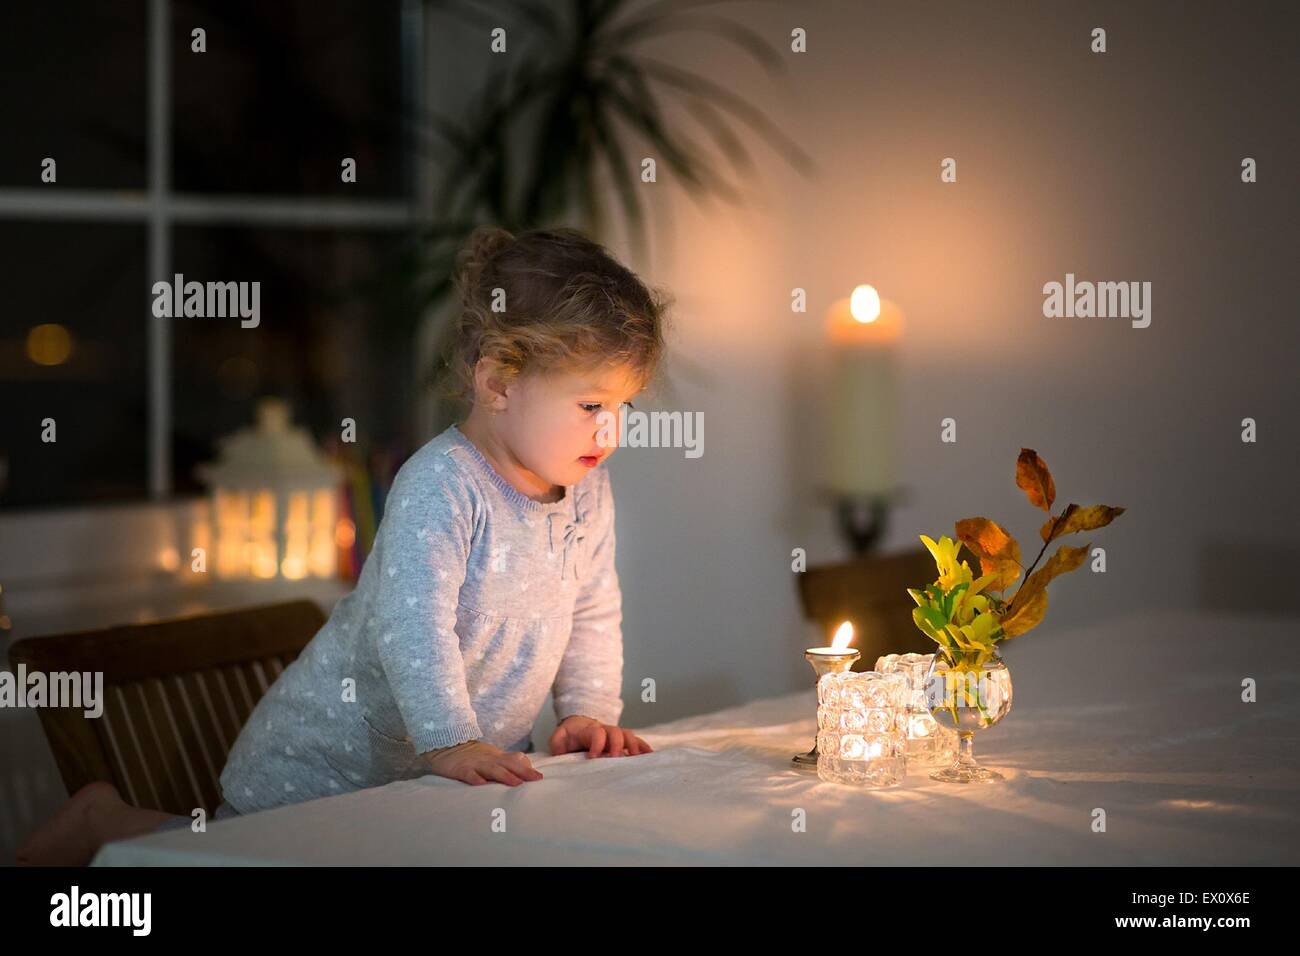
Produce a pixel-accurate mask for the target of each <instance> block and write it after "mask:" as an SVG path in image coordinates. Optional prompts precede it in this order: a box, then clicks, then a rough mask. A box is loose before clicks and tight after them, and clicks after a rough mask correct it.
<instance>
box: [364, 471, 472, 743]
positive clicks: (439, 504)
mask: <svg viewBox="0 0 1300 956" xmlns="http://www.w3.org/2000/svg"><path fill="white" fill-rule="evenodd" d="M439 457H441V456H439ZM383 526H384V530H383V552H382V554H381V561H380V563H379V566H378V568H377V569H376V570H377V574H378V579H379V589H378V594H377V597H376V600H375V602H374V605H373V607H372V610H371V613H370V619H369V620H368V621H367V622H366V623H365V625H364V626H366V627H367V628H369V633H368V634H367V635H366V636H367V638H368V639H369V640H370V641H371V642H372V644H373V646H374V647H375V649H376V651H377V653H378V656H379V660H380V663H381V664H382V666H383V669H384V673H385V675H386V677H387V679H388V683H389V686H390V687H391V689H392V692H393V697H394V699H395V700H396V702H397V708H398V710H399V711H400V712H401V715H402V720H403V722H404V723H405V724H406V732H407V734H408V735H409V736H410V738H411V742H412V743H413V744H414V745H415V750H416V753H426V752H428V751H431V750H436V749H439V748H443V747H450V746H452V745H454V744H458V743H461V742H462V741H466V740H472V739H474V738H477V737H481V736H482V733H481V731H480V730H479V726H478V718H477V715H476V714H475V713H474V708H473V707H472V706H471V703H470V699H469V690H468V689H467V686H466V680H465V661H464V659H463V658H462V657H461V653H460V638H459V637H458V636H457V634H456V607H457V604H458V602H459V598H460V588H461V585H462V584H464V582H465V574H466V566H467V564H468V561H469V552H470V543H471V541H472V539H473V533H474V499H473V497H472V496H471V492H470V490H469V488H468V487H467V486H466V485H465V484H464V483H463V482H462V481H461V480H460V479H458V478H457V477H456V476H454V475H451V476H450V477H449V474H448V471H447V470H444V471H442V473H440V474H434V473H433V470H432V469H429V471H428V473H427V474H423V473H420V472H419V471H416V470H414V469H408V468H406V467H403V469H401V470H400V471H399V474H398V476H397V478H396V479H395V480H394V482H393V487H392V490H391V491H390V492H389V497H388V500H387V502H386V504H385V508H384V519H383Z"/></svg>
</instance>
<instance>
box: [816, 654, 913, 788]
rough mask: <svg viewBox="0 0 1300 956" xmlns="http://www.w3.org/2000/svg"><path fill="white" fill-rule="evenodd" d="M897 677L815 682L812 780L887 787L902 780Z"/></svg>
mask: <svg viewBox="0 0 1300 956" xmlns="http://www.w3.org/2000/svg"><path fill="white" fill-rule="evenodd" d="M908 689H909V684H908V682H907V679H906V678H905V677H904V676H903V675H902V674H897V673H895V674H881V673H879V672H877V671H858V672H855V671H845V672H843V673H838V674H825V675H823V676H822V677H821V679H820V680H818V681H817V776H818V777H820V778H821V779H822V780H828V781H831V782H833V783H847V784H854V785H857V786H865V787H892V786H895V785H896V784H898V783H900V782H901V781H902V779H903V777H904V776H905V775H906V774H907V763H906V756H905V754H904V746H905V743H906V739H905V737H904V736H903V733H902V729H901V728H902V725H901V724H900V719H901V718H903V717H904V716H905V715H906V707H907V695H908Z"/></svg>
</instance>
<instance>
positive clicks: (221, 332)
mask: <svg viewBox="0 0 1300 956" xmlns="http://www.w3.org/2000/svg"><path fill="white" fill-rule="evenodd" d="M404 241H405V240H404V239H403V238H402V237H401V236H400V235H397V234H393V233H380V232H338V231H332V230H331V231H307V232H303V231H295V230H265V229H251V230H250V229H234V228H204V229H200V228H197V227H196V228H181V229H177V231H176V248H175V268H174V272H175V273H180V274H181V275H183V276H184V281H185V282H190V281H198V282H203V283H207V282H249V283H251V282H253V281H257V282H259V283H260V287H259V293H258V300H259V303H258V304H259V316H258V325H257V326H256V327H253V328H243V327H241V321H240V318H239V317H238V316H232V317H227V318H178V319H174V320H173V329H174V331H173V336H172V340H173V347H174V360H175V383H174V388H173V395H174V403H173V404H174V415H175V419H174V426H175V427H174V434H173V450H174V455H173V459H174V482H175V490H176V491H177V493H188V492H194V491H199V490H200V489H201V488H202V485H201V484H200V483H199V482H198V481H197V479H196V477H195V475H194V466H195V465H196V464H198V463H199V462H204V461H211V460H213V459H214V457H215V456H216V454H217V447H216V444H215V439H217V438H220V437H222V436H224V435H227V434H229V433H231V432H233V431H235V430H236V429H238V428H243V427H246V426H248V425H250V424H251V423H252V422H253V420H254V418H255V414H256V403H257V399H258V398H259V397H261V396H264V395H273V396H278V397H281V398H284V399H285V400H286V401H288V403H289V405H290V408H291V409H292V414H293V420H294V422H295V424H298V425H303V426H305V427H307V428H308V429H309V430H310V432H311V433H312V435H313V437H314V438H315V440H316V442H317V444H318V445H319V444H322V443H323V442H324V440H325V439H327V438H329V437H331V436H332V437H333V438H335V439H337V437H338V435H339V427H340V426H339V422H340V420H341V419H342V418H344V417H345V416H346V417H350V418H354V419H356V421H357V445H356V448H357V449H358V450H361V451H364V450H368V449H372V448H377V447H380V446H387V445H389V444H391V443H393V442H394V441H396V442H397V443H399V444H400V443H401V441H403V440H404V436H405V435H408V434H409V433H410V421H411V420H412V418H413V413H414V409H413V404H412V403H413V399H412V397H411V394H412V393H411V389H412V385H411V381H412V376H413V372H412V371H410V370H411V368H412V366H413V359H412V347H411V340H410V338H409V333H408V332H407V331H404V329H409V322H410V317H411V316H412V315H413V310H412V309H410V308H409V307H408V306H407V305H406V304H405V302H404V298H403V296H402V293H401V289H402V288H404V287H405V286H403V285H402V283H401V282H400V280H399V279H398V277H397V273H396V271H395V270H396V268H397V265H396V263H397V257H398V256H399V254H400V251H401V250H402V248H403V244H404Z"/></svg>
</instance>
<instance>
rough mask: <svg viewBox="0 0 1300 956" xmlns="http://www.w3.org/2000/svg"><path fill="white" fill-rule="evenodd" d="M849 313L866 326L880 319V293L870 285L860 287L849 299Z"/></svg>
mask: <svg viewBox="0 0 1300 956" xmlns="http://www.w3.org/2000/svg"><path fill="white" fill-rule="evenodd" d="M849 311H850V312H851V313H852V314H853V317H854V318H855V319H857V320H858V321H859V322H861V323H862V324H863V325H866V324H867V323H868V322H874V321H876V319H878V318H879V317H880V293H879V292H877V291H876V290H875V289H874V288H873V287H871V286H869V285H860V286H858V287H857V288H856V289H854V290H853V295H851V296H850V297H849Z"/></svg>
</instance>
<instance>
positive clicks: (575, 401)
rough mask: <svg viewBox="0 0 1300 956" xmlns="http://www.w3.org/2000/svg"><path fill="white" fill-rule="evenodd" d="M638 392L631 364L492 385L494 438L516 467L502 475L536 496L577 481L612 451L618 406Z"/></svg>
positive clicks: (509, 463) (490, 405)
mask: <svg viewBox="0 0 1300 956" xmlns="http://www.w3.org/2000/svg"><path fill="white" fill-rule="evenodd" d="M639 391H640V383H639V380H638V379H637V377H636V376H635V375H634V373H633V372H632V370H631V369H630V368H628V367H627V366H625V365H614V366H608V365H607V366H603V367H600V368H598V369H595V370H591V371H585V372H556V373H550V374H543V373H534V374H531V375H525V376H520V377H519V378H517V379H516V380H515V381H513V382H511V383H510V384H509V385H508V386H506V388H505V390H504V393H502V392H500V391H493V390H491V388H490V387H489V388H488V396H489V397H488V399H487V401H486V404H487V406H488V407H487V411H488V412H489V414H487V415H486V416H485V417H486V418H487V419H488V420H489V422H488V424H487V429H488V430H489V431H490V433H491V436H492V438H489V442H491V443H493V444H497V443H499V444H500V445H501V446H504V447H502V448H500V449H498V454H499V455H501V456H502V457H504V458H506V459H507V461H505V462H503V464H504V465H505V466H506V467H507V468H511V467H513V468H516V469H517V472H516V474H514V475H511V474H507V473H505V472H502V477H504V478H506V480H508V481H511V482H512V483H514V484H516V487H518V485H519V483H520V482H522V483H523V484H525V485H526V486H527V487H528V489H529V490H528V491H527V492H526V493H528V494H531V495H546V494H550V493H553V492H555V491H556V489H555V488H554V486H555V485H576V484H577V483H578V482H580V481H581V480H582V479H583V478H584V477H585V476H586V475H587V473H588V472H589V471H590V470H591V469H592V468H594V467H595V466H596V465H598V464H599V463H600V462H602V461H604V460H605V459H606V458H608V457H609V456H610V455H612V454H613V453H614V451H615V449H616V448H617V447H618V441H619V437H620V436H619V426H618V414H619V407H620V406H621V405H622V404H623V403H625V402H627V401H628V400H629V399H631V398H632V397H633V396H634V395H635V394H636V393H637V392H639ZM482 392H483V390H482V389H480V394H482ZM492 409H495V410H496V413H495V414H491V410H492ZM477 410H478V409H477V408H476V411H477ZM605 412H607V413H608V414H602V413H605ZM472 417H473V416H471V418H472ZM493 439H495V441H493ZM602 442H604V444H602ZM509 459H513V461H510V460H509ZM494 464H496V463H495V462H494ZM520 490H521V491H523V490H524V489H523V488H521V489H520Z"/></svg>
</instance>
